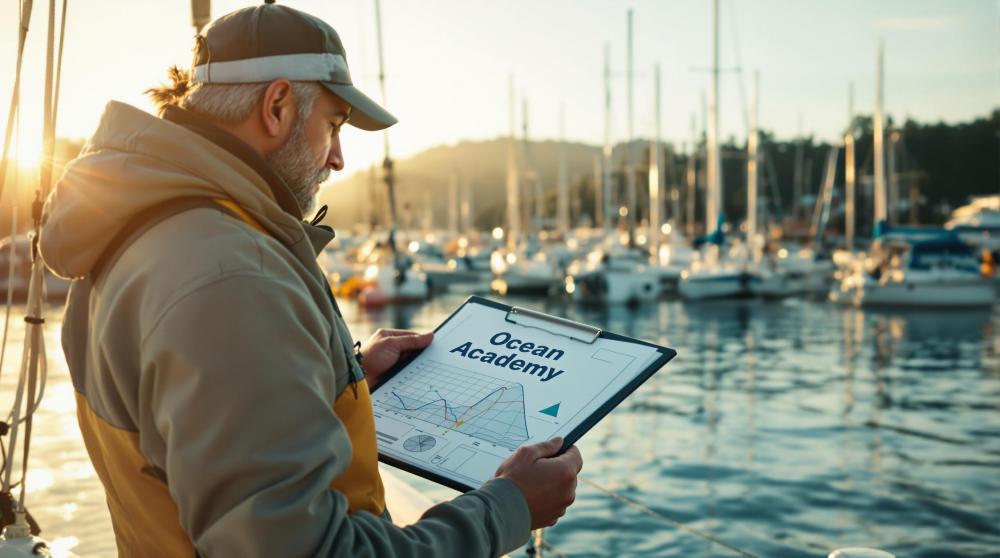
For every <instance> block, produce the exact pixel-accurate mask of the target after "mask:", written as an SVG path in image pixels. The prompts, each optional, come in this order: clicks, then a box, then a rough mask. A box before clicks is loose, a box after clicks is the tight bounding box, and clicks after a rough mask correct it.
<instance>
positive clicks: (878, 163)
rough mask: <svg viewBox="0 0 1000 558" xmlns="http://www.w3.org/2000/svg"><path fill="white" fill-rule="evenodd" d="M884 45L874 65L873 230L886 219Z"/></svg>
mask: <svg viewBox="0 0 1000 558" xmlns="http://www.w3.org/2000/svg"><path fill="white" fill-rule="evenodd" d="M883 49H884V45H883V43H882V41H881V40H879V43H878V62H877V63H876V66H875V124H874V136H875V137H874V144H875V145H874V150H875V223H874V226H875V227H876V229H875V230H878V228H879V227H880V226H884V225H880V224H882V223H885V221H886V216H887V215H886V207H885V206H886V204H885V202H886V199H885V195H886V192H885V146H884V145H883V143H884V141H885V129H884V124H883V121H882V118H883V116H882V92H883V87H882V57H883Z"/></svg>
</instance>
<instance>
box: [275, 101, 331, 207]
mask: <svg viewBox="0 0 1000 558" xmlns="http://www.w3.org/2000/svg"><path fill="white" fill-rule="evenodd" d="M350 110H351V107H350V106H349V105H348V104H347V103H345V102H344V101H342V100H341V99H340V98H338V97H337V96H336V95H334V94H333V93H330V92H329V91H327V90H326V88H322V91H321V92H320V94H319V96H318V97H317V98H316V101H315V103H314V104H313V109H312V112H310V113H309V117H308V118H307V119H306V121H305V122H296V123H295V125H294V127H293V128H292V132H291V134H290V135H289V137H288V140H286V141H285V143H284V145H282V146H281V147H280V148H278V149H277V150H276V151H275V152H273V153H272V154H270V155H269V156H268V157H267V160H268V162H269V163H271V166H272V167H274V170H275V172H277V173H278V175H279V176H281V178H282V179H283V180H284V181H285V183H286V184H287V185H288V187H289V189H291V191H292V194H294V195H295V199H296V200H297V201H298V202H299V207H300V208H302V213H303V214H304V215H308V214H310V213H312V211H313V208H314V207H315V205H316V194H317V193H318V192H319V186H320V184H322V183H323V182H324V181H326V179H327V178H328V177H329V176H330V172H331V170H337V171H339V170H342V169H343V168H344V156H343V153H341V151H340V129H341V127H343V125H344V123H345V122H347V117H348V116H349V115H350Z"/></svg>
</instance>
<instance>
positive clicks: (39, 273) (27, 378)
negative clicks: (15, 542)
mask: <svg viewBox="0 0 1000 558" xmlns="http://www.w3.org/2000/svg"><path fill="white" fill-rule="evenodd" d="M31 4H32V2H31V0H24V4H23V5H22V10H21V18H20V21H21V36H20V42H19V45H18V47H19V52H18V75H17V78H16V82H15V92H14V95H13V98H12V104H11V113H12V116H13V114H14V112H15V109H16V108H18V107H17V102H16V101H17V97H18V93H19V87H20V68H21V62H22V58H23V49H24V42H25V38H26V37H27V29H28V20H29V19H30V17H31ZM66 8H67V0H63V2H62V18H61V24H60V36H59V60H58V67H57V68H55V67H54V66H56V64H55V63H54V57H55V54H54V50H55V17H56V3H55V0H49V19H48V34H47V40H46V55H45V101H44V104H45V106H44V118H43V135H44V143H43V153H42V161H41V168H40V169H39V170H40V172H39V185H38V190H36V192H35V200H34V202H33V203H32V206H31V209H32V220H33V226H34V235H33V236H32V237H31V248H30V256H31V278H30V280H29V284H28V307H27V312H26V315H25V318H24V321H25V339H24V347H23V351H22V356H21V373H20V376H19V378H18V384H17V389H16V394H15V397H14V406H13V408H12V409H11V413H10V421H9V428H10V445H9V446H8V449H9V450H10V454H11V455H7V453H6V452H5V453H4V456H3V460H4V470H3V472H2V473H3V479H2V489H3V491H4V492H9V491H10V490H11V488H12V486H13V485H12V483H11V476H12V472H13V465H14V460H13V459H12V454H13V453H14V451H15V448H16V447H17V435H18V430H19V428H18V427H19V425H20V424H21V423H22V422H23V423H24V441H23V454H22V459H21V481H20V483H19V484H20V495H19V498H18V504H17V510H16V511H17V512H18V515H19V517H18V523H19V524H20V526H21V527H23V523H21V522H22V521H23V513H24V510H25V507H24V499H25V494H26V483H25V482H24V479H25V478H26V477H27V472H28V457H29V453H30V448H31V430H32V423H33V416H34V413H35V411H37V410H38V407H39V405H40V404H41V400H42V396H43V395H44V393H45V384H46V381H47V377H48V366H47V364H48V363H47V360H46V357H45V337H44V335H43V333H44V332H43V331H42V326H43V325H44V323H45V319H44V318H43V317H42V302H43V296H44V294H43V293H44V276H45V271H44V264H43V263H42V261H41V257H40V256H39V254H38V234H39V230H40V227H41V216H42V200H43V199H44V197H45V196H46V195H47V194H48V191H49V189H50V187H51V184H52V166H53V157H54V154H55V131H56V116H57V113H58V110H57V108H58V106H57V105H58V102H59V101H58V100H59V91H58V89H59V86H60V82H61V78H62V59H63V42H64V39H65V36H66ZM53 77H55V85H53ZM12 124H13V122H12V121H8V127H7V129H8V134H7V135H8V139H7V140H5V142H6V143H5V145H4V162H3V166H4V167H5V166H6V155H7V153H8V149H9V136H10V133H11V130H12V128H11V126H12ZM5 171H6V169H5V168H3V169H2V171H0V172H5ZM0 180H2V176H0ZM0 187H2V183H0ZM0 189H2V188H0ZM15 226H16V225H15ZM15 231H16V229H15ZM11 242H12V244H13V243H14V238H12V239H11ZM12 252H13V250H12ZM9 294H10V293H9V290H8V315H7V317H8V319H9V310H10V296H9ZM7 323H9V322H7ZM7 323H5V329H4V346H6V337H7V328H6V325H7ZM2 354H3V351H0V355H2ZM25 388H27V394H25ZM25 395H27V403H26V405H25V406H26V409H25V410H24V415H23V417H22V415H21V411H22V409H21V406H22V402H24V396H25ZM15 536H18V535H15Z"/></svg>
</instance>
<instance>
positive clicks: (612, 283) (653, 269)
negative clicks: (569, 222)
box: [566, 10, 662, 304]
mask: <svg viewBox="0 0 1000 558" xmlns="http://www.w3.org/2000/svg"><path fill="white" fill-rule="evenodd" d="M627 36H628V59H627V67H628V104H629V107H628V118H629V122H628V129H629V131H630V136H631V130H632V112H633V111H632V79H633V72H632V37H633V35H632V10H629V11H628V34H627ZM608 65H609V63H608V61H607V60H606V61H605V90H606V91H607V90H608V89H610V78H609V75H610V72H609V71H608V70H607V67H608ZM655 75H656V96H655V99H656V134H655V138H654V139H653V141H652V142H650V163H649V165H650V166H649V174H648V176H649V206H650V227H649V234H648V235H647V241H648V243H649V245H650V248H649V250H644V249H641V248H638V247H634V246H633V244H634V240H635V239H634V236H635V227H634V226H633V225H632V223H633V222H634V219H635V217H634V215H635V213H636V207H635V194H634V188H635V176H634V174H635V172H634V169H633V168H632V165H631V163H630V162H631V160H632V157H631V149H632V144H631V139H632V138H631V137H629V138H628V139H629V142H628V143H626V145H625V149H626V150H627V153H626V159H627V161H629V162H628V163H627V164H626V172H627V173H628V175H629V180H628V181H627V182H628V188H629V191H630V192H631V193H630V195H629V196H628V200H629V206H628V207H627V210H628V212H629V214H628V217H629V233H628V242H621V241H620V238H619V237H618V236H617V235H612V234H608V235H607V236H606V237H605V241H604V242H603V243H601V244H600V245H599V246H597V247H596V248H595V249H594V250H592V251H591V252H590V253H588V254H587V255H586V257H585V258H583V259H581V260H578V261H576V262H573V264H572V265H571V266H570V267H569V269H568V270H567V276H566V290H567V291H568V292H569V293H570V294H572V295H573V299H574V300H576V301H580V302H584V303H602V304H623V303H639V302H648V301H652V300H656V299H657V298H659V296H660V293H661V292H662V279H661V272H660V271H659V267H658V266H657V265H656V260H655V259H651V258H652V257H653V255H655V254H657V253H658V250H659V234H660V231H659V219H660V217H659V208H660V204H661V201H660V192H661V191H662V175H661V174H660V172H659V153H660V69H659V66H657V67H656V70H655ZM609 98H610V95H609V94H606V95H605V111H606V112H605V114H606V117H605V125H606V126H610V118H609V117H608V114H610V106H608V100H609ZM605 135H608V130H606V134H605Z"/></svg>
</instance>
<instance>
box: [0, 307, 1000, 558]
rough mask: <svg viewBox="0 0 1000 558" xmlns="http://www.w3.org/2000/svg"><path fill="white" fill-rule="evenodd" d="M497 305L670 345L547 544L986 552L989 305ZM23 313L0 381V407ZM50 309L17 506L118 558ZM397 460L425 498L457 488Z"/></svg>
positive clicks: (52, 534) (595, 550)
mask: <svg viewBox="0 0 1000 558" xmlns="http://www.w3.org/2000/svg"><path fill="white" fill-rule="evenodd" d="M463 299H464V297H461V296H457V295H456V296H451V295H449V296H443V297H438V298H435V299H434V300H432V301H430V302H427V303H425V304H419V305H409V306H397V307H387V308H385V309H382V310H376V311H371V310H362V309H360V308H358V307H356V306H355V305H354V304H353V303H347V304H344V308H343V310H344V313H345V317H346V318H347V320H348V323H349V324H350V326H351V329H352V331H353V333H354V335H355V336H356V337H358V338H361V339H363V338H365V337H367V336H368V335H369V334H371V333H372V332H374V331H375V330H376V329H377V328H379V327H405V328H411V329H417V330H427V329H432V328H433V327H435V326H436V325H437V324H439V323H440V322H441V321H442V320H443V319H444V318H445V317H447V316H448V315H449V314H450V313H451V312H452V311H453V310H454V309H455V308H456V307H457V306H458V305H459V304H460V303H461V302H462V300H463ZM505 302H507V303H510V304H514V305H521V306H525V307H529V308H534V309H539V310H542V311H546V312H550V313H554V314H558V315H564V316H567V317H569V318H571V319H575V320H578V321H582V322H586V323H590V324H593V325H596V326H599V327H602V328H605V329H607V330H609V331H614V332H618V333H622V334H625V335H629V336H634V337H638V338H641V339H646V340H649V341H652V342H655V343H658V344H664V345H667V346H669V347H672V348H675V349H676V350H677V351H678V356H677V358H676V359H675V360H674V361H673V362H671V363H670V364H668V365H667V366H666V367H665V368H664V369H663V370H662V371H660V373H659V374H657V375H656V376H654V377H653V378H652V379H651V380H650V381H649V382H647V383H646V384H645V385H643V386H642V387H641V388H639V390H638V391H636V392H635V393H634V394H633V395H632V396H631V397H629V398H628V399H626V400H625V402H624V403H622V404H621V406H619V407H618V408H617V409H616V410H615V411H614V412H613V413H612V414H611V415H609V417H608V418H607V419H605V420H604V421H603V422H601V423H600V424H599V425H598V426H597V427H596V428H595V429H594V430H592V431H591V432H590V433H588V434H587V435H586V436H585V437H584V438H583V439H582V440H581V441H580V443H579V446H580V447H581V449H582V451H583V454H584V460H585V464H584V471H583V473H582V476H583V477H584V479H586V481H588V482H581V484H580V487H579V489H578V495H577V502H576V504H575V505H574V506H573V507H571V508H570V510H569V512H568V514H567V515H566V516H565V517H564V518H563V519H562V520H561V521H560V522H559V524H558V525H557V526H556V527H554V528H551V529H548V530H546V531H545V534H544V537H545V540H546V542H547V543H548V544H549V545H551V548H552V550H549V551H547V552H548V555H550V556H555V555H557V554H556V553H557V552H558V553H561V554H562V555H565V556H738V555H739V554H738V553H737V552H736V551H735V550H733V549H730V548H726V547H725V546H723V545H720V544H715V543H712V542H710V541H709V540H708V539H710V538H716V539H718V540H720V541H722V542H724V543H726V544H728V545H731V546H732V547H735V548H736V549H740V550H742V551H743V552H745V553H746V555H754V556H789V557H797V556H826V554H827V553H828V552H829V551H830V550H832V549H834V548H838V547H846V546H869V547H876V548H882V549H885V550H887V551H889V552H892V553H894V554H895V555H897V556H917V557H919V556H927V557H930V556H935V557H942V556H997V555H998V554H1000V335H998V333H997V332H998V328H1000V319H998V318H1000V314H997V313H996V312H993V313H991V312H989V311H957V310H956V311H922V312H921V311H907V312H903V311H876V310H868V309H864V310H861V309H857V308H845V307H841V306H835V305H831V304H828V303H825V302H812V301H804V300H788V301H784V302H763V301H723V302H713V303H700V304H691V303H688V304H684V303H682V302H678V301H663V302H659V303H653V304H648V305H643V306H641V307H637V308H628V307H610V308H605V307H597V308H587V307H579V306H575V307H574V306H567V305H566V304H565V303H563V302H558V301H539V300H538V299H524V300H520V299H512V298H508V299H507V300H506V301H505ZM20 314H23V308H22V309H20ZM20 314H18V313H17V312H15V315H14V316H12V320H11V324H12V327H11V338H10V339H9V340H8V343H9V346H8V351H7V355H6V359H5V361H4V363H3V376H2V378H0V390H2V393H3V400H4V403H5V404H6V399H7V397H8V395H9V394H11V393H12V391H13V387H14V385H15V381H16V374H17V365H18V362H17V361H18V359H17V356H18V355H17V352H18V351H16V350H13V349H12V348H17V347H20V343H21V340H22V338H23V333H24V330H23V322H22V321H21V315H20ZM60 316H61V309H60V308H57V307H52V308H51V309H50V310H49V312H48V315H47V318H48V322H47V324H46V326H45V327H46V344H47V354H48V356H49V383H48V387H47V390H46V393H45V399H44V401H43V403H42V410H41V412H40V413H39V414H38V415H37V416H36V422H35V434H34V437H33V439H32V448H31V461H30V465H31V467H30V472H29V478H28V487H29V496H28V507H29V510H30V511H31V512H32V513H33V515H34V516H35V517H36V518H37V519H38V521H39V522H40V524H41V525H42V528H43V536H46V537H47V538H48V539H49V540H51V541H54V542H55V544H56V545H57V546H62V547H71V548H72V550H73V551H74V552H76V553H78V554H80V555H81V556H98V557H101V556H114V555H115V554H116V552H115V544H114V535H113V533H112V529H111V524H110V519H109V516H108V513H107V508H106V504H105V501H104V493H103V490H102V489H101V486H100V483H99V481H98V479H97V477H96V475H95V473H94V471H93V468H92V467H91V465H90V461H89V459H88V458H87V455H86V451H85V449H84V447H83V442H82V440H81V438H80V434H79V430H78V428H77V425H76V416H75V403H74V399H73V389H72V385H71V383H70V379H69V374H68V371H67V369H66V365H65V362H64V360H63V355H62V352H61V348H60V346H59V330H60V328H61V323H60ZM397 473H398V474H399V475H400V476H401V477H403V478H404V479H405V480H407V481H409V482H412V483H413V484H415V485H416V486H418V487H419V488H420V489H421V490H422V491H424V492H425V493H426V494H428V495H429V496H430V497H431V498H432V499H435V500H444V499H448V498H451V497H453V496H454V495H455V494H456V493H454V492H453V491H451V490H449V489H446V488H441V487H439V486H437V485H434V484H433V483H430V482H428V481H424V480H421V479H418V478H416V477H412V476H410V475H407V474H405V473H401V472H397ZM590 483H593V484H596V485H598V486H600V487H602V488H604V489H607V490H609V491H611V492H613V493H614V494H616V495H618V496H619V497H620V498H622V499H615V498H612V497H609V496H608V494H606V493H605V492H602V491H601V490H598V489H597V488H595V487H594V486H593V484H590ZM625 499H627V500H628V501H632V502H636V503H638V504H641V505H642V506H645V507H646V508H648V511H651V512H653V513H652V514H651V513H646V512H643V511H641V510H640V509H638V508H637V507H635V506H634V505H631V504H628V503H626V500H625ZM670 521H675V522H680V523H683V524H684V525H686V526H688V527H691V528H693V529H695V530H697V531H698V532H699V533H701V534H702V535H705V536H704V537H700V536H698V535H696V534H692V533H690V532H688V531H686V530H683V529H680V528H678V527H676V525H674V524H671V523H670ZM513 555H514V556H524V555H525V554H524V551H523V550H519V551H517V552H515V553H513Z"/></svg>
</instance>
